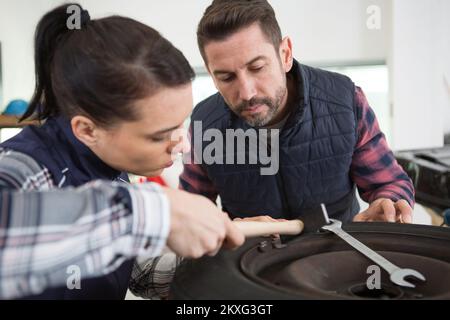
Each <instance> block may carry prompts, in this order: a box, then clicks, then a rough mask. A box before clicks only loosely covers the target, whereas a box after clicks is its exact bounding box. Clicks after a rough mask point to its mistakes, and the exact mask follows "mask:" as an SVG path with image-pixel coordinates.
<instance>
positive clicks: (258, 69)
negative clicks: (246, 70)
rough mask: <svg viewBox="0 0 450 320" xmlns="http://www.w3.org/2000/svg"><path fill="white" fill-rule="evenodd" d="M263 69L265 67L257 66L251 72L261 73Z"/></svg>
mask: <svg viewBox="0 0 450 320" xmlns="http://www.w3.org/2000/svg"><path fill="white" fill-rule="evenodd" d="M263 68H264V66H256V67H252V68H250V70H251V71H255V72H257V71H261V70H262V69H263Z"/></svg>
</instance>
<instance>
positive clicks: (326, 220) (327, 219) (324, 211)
mask: <svg viewBox="0 0 450 320" xmlns="http://www.w3.org/2000/svg"><path fill="white" fill-rule="evenodd" d="M320 206H321V207H322V213H323V217H324V218H325V223H326V224H331V222H330V218H329V217H328V212H327V208H326V207H325V204H323V203H321V204H320Z"/></svg>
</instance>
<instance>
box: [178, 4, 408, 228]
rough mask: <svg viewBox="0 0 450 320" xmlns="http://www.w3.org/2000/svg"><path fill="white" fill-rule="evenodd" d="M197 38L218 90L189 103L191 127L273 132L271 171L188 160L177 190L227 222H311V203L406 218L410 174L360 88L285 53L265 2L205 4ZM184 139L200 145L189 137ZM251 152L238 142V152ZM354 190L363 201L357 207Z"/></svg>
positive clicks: (352, 214) (366, 215)
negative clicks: (207, 203) (275, 161)
mask: <svg viewBox="0 0 450 320" xmlns="http://www.w3.org/2000/svg"><path fill="white" fill-rule="evenodd" d="M197 39H198V45H199V49H200V52H201V54H202V57H203V59H204V62H205V65H206V68H207V70H208V72H209V73H210V75H211V76H212V79H213V80H214V83H215V85H216V87H217V89H218V91H219V93H217V94H215V95H213V96H211V97H209V98H208V99H206V100H204V101H203V102H201V103H200V104H199V105H198V106H197V107H196V109H195V110H194V113H193V115H192V123H193V124H194V126H195V122H200V123H201V126H202V130H203V131H206V130H209V129H218V130H219V131H220V132H227V130H230V129H233V130H239V129H242V130H251V129H252V128H258V129H260V128H266V129H270V131H274V129H275V130H276V129H279V136H278V137H279V142H278V144H279V146H278V147H279V149H274V148H272V149H274V150H272V151H273V152H279V168H278V171H277V172H276V173H275V174H273V175H262V174H261V171H260V170H258V169H260V168H261V165H259V166H258V165H256V166H255V164H248V163H247V164H231V165H230V164H224V163H225V161H219V163H212V164H211V163H210V162H208V164H206V163H205V162H202V161H194V162H193V163H188V164H185V168H184V172H183V174H182V176H181V177H180V183H181V187H182V188H183V189H185V190H187V191H189V192H194V193H198V194H202V195H205V196H207V197H208V198H210V199H211V200H213V201H215V200H216V198H217V196H218V195H220V198H221V201H222V205H223V208H224V210H225V211H227V212H228V213H229V214H230V216H231V217H233V218H247V219H248V218H250V219H265V218H264V217H260V216H261V215H268V216H270V217H271V218H269V219H273V218H286V219H292V218H298V217H299V218H300V219H303V220H304V221H305V224H306V225H308V224H309V223H311V224H313V223H314V222H317V221H318V219H319V215H318V212H317V211H318V210H317V209H318V208H319V204H320V203H325V204H326V205H327V207H328V213H329V214H330V216H331V217H333V218H336V219H339V220H342V221H351V220H355V221H389V222H396V221H397V222H407V223H410V222H411V221H412V207H413V205H414V190H413V186H412V184H411V180H410V179H409V178H408V176H407V175H406V174H405V172H404V171H403V170H402V168H401V167H400V166H399V165H398V164H397V162H396V160H395V158H394V156H393V154H392V152H391V150H390V149H389V147H388V145H387V143H386V140H385V137H384V135H383V133H382V132H381V131H380V129H379V126H378V123H377V120H376V118H375V115H374V113H373V111H372V109H371V108H370V107H369V104H368V102H367V100H366V98H365V96H364V93H363V91H362V90H361V88H359V87H356V86H355V85H354V84H353V82H352V81H351V80H350V79H349V78H347V77H345V76H343V75H339V74H336V73H331V72H327V71H323V70H319V69H315V68H311V67H308V66H306V65H302V64H300V63H299V62H298V61H296V60H295V59H293V52H292V42H291V39H290V38H289V37H285V38H282V37H281V31H280V28H279V25H278V22H277V20H276V17H275V13H274V11H273V9H272V7H271V6H270V5H269V3H268V2H267V1H266V0H254V1H244V0H231V1H223V0H215V1H213V3H212V4H211V5H210V6H209V7H208V8H207V9H206V11H205V13H204V15H203V17H202V19H201V21H200V23H199V26H198V30H197ZM192 131H193V130H192V127H191V132H192ZM258 139H261V137H258ZM271 141H272V140H271ZM275 141H276V140H275ZM229 143H230V141H227V144H229ZM192 144H193V145H195V144H197V145H199V141H198V137H195V134H193V141H192ZM206 147H207V145H206V144H205V143H202V142H201V143H200V148H199V149H198V148H197V149H196V148H194V153H195V156H196V157H195V158H201V156H202V154H203V152H204V151H205V148H206ZM268 147H269V149H270V147H271V145H270V143H269V144H268ZM250 149H251V143H246V149H245V153H246V155H249V154H250V151H249V150H250ZM230 150H231V149H229V148H228V147H226V148H223V154H222V157H223V159H230V158H233V157H235V156H236V155H235V154H233V152H234V149H233V151H230ZM221 151H222V150H221ZM230 153H231V154H230ZM355 186H356V187H357V188H358V190H359V192H360V195H361V197H362V199H363V200H365V201H366V202H368V203H369V204H370V206H369V208H368V209H367V210H365V211H363V212H361V213H358V212H359V205H358V203H357V199H356V195H355ZM255 217H256V218H255Z"/></svg>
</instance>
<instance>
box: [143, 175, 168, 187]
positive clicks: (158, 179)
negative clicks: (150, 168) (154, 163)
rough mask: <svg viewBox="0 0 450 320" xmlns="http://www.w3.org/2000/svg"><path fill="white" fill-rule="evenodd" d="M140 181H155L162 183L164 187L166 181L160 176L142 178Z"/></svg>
mask: <svg viewBox="0 0 450 320" xmlns="http://www.w3.org/2000/svg"><path fill="white" fill-rule="evenodd" d="M140 182H155V183H157V184H160V185H162V186H164V187H167V184H166V182H165V181H164V179H163V178H162V177H161V176H157V177H146V178H142V179H141V181H140Z"/></svg>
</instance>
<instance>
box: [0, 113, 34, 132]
mask: <svg viewBox="0 0 450 320" xmlns="http://www.w3.org/2000/svg"><path fill="white" fill-rule="evenodd" d="M19 119H20V117H19V116H7V115H0V129H3V128H23V127H25V126H27V125H30V124H39V122H38V121H28V120H27V121H23V122H21V123H19Z"/></svg>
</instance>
